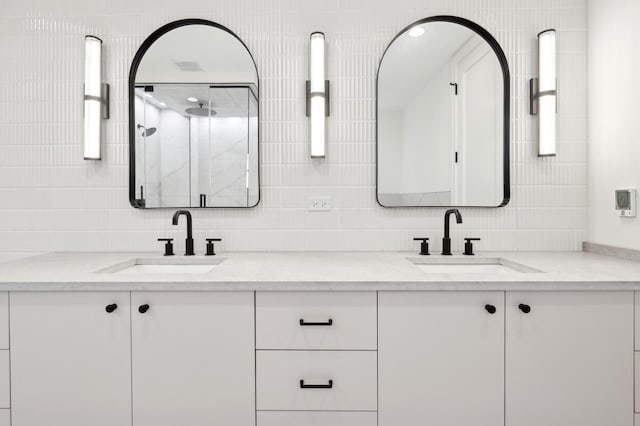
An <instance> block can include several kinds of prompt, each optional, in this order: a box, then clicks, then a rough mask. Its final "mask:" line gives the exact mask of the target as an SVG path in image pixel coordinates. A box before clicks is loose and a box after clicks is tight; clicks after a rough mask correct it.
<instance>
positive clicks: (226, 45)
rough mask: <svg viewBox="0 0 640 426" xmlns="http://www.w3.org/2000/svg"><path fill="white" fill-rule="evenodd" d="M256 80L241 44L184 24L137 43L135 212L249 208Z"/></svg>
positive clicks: (221, 31) (201, 23)
mask: <svg viewBox="0 0 640 426" xmlns="http://www.w3.org/2000/svg"><path fill="white" fill-rule="evenodd" d="M258 90H259V80H258V73H257V70H256V66H255V63H254V61H253V58H252V56H251V54H250V53H249V50H248V49H247V47H246V46H245V45H244V43H243V42H242V41H241V40H240V39H239V38H238V37H237V36H236V35H235V34H233V33H232V32H231V31H230V30H228V29H227V28H225V27H223V26H221V25H219V24H216V23H214V22H210V21H205V20H201V19H188V20H182V21H176V22H172V23H170V24H167V25H165V26H164V27H162V28H160V29H158V30H157V31H155V32H154V33H153V34H151V35H150V36H149V38H148V39H147V40H145V42H144V43H143V44H142V46H141V47H140V49H139V50H138V52H137V53H136V57H135V59H134V61H133V64H132V67H131V73H130V75H129V102H130V104H129V119H130V122H129V132H130V142H129V143H130V148H129V153H130V164H129V167H130V177H129V199H130V202H131V204H132V205H133V206H134V207H136V208H182V207H203V208H212V207H213V208H215V207H254V206H255V205H257V204H258V202H259V200H260V184H259V153H258V149H259V108H258V103H259V97H258Z"/></svg>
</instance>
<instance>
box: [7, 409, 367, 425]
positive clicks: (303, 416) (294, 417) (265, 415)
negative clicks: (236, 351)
mask: <svg viewBox="0 0 640 426" xmlns="http://www.w3.org/2000/svg"><path fill="white" fill-rule="evenodd" d="M377 423H378V415H377V413H376V412H375V411H369V412H362V411H360V412H336V411H259V412H258V425H257V426H376V425H377ZM0 426H1V423H0Z"/></svg>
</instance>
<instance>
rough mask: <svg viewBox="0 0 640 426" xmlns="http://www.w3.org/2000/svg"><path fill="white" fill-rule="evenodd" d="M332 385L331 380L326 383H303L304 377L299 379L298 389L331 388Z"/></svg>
mask: <svg viewBox="0 0 640 426" xmlns="http://www.w3.org/2000/svg"><path fill="white" fill-rule="evenodd" d="M332 387H333V380H329V383H328V384H326V385H305V384H304V379H303V380H300V389H331V388H332Z"/></svg>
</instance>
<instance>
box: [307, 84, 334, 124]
mask: <svg viewBox="0 0 640 426" xmlns="http://www.w3.org/2000/svg"><path fill="white" fill-rule="evenodd" d="M330 88H331V84H330V83H329V80H325V81H324V111H325V114H324V115H325V116H326V117H329V116H330V115H331V110H330V109H329V108H330V107H329V105H330V104H331V102H330V99H331V90H330ZM305 93H306V97H307V105H306V115H307V117H310V116H311V82H310V81H309V80H307V83H306V90H305Z"/></svg>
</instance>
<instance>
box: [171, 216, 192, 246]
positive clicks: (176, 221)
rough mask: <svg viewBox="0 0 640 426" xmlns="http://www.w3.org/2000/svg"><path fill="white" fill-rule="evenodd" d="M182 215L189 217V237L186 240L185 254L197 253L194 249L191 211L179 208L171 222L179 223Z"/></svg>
mask: <svg viewBox="0 0 640 426" xmlns="http://www.w3.org/2000/svg"><path fill="white" fill-rule="evenodd" d="M182 215H184V216H186V217H187V239H186V240H185V253H184V255H185V256H193V255H194V254H195V253H194V251H193V223H192V220H191V213H189V212H188V211H187V210H178V211H177V212H175V213H174V214H173V219H172V220H171V223H173V224H174V225H177V224H178V219H179V218H180V216H182Z"/></svg>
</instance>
